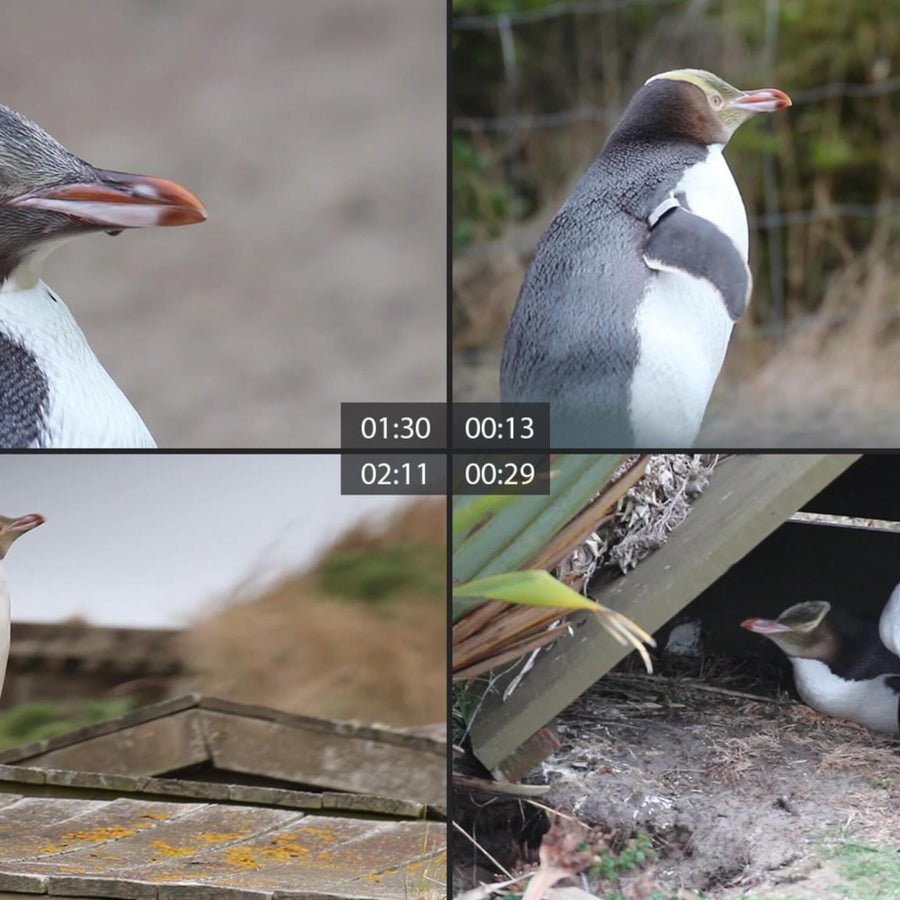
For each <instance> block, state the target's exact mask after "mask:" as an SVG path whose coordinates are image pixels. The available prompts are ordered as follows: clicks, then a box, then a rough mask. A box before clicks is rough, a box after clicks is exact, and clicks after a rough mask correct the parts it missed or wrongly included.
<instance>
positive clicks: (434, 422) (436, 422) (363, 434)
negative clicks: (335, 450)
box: [341, 403, 447, 450]
mask: <svg viewBox="0 0 900 900" xmlns="http://www.w3.org/2000/svg"><path fill="white" fill-rule="evenodd" d="M446 447H447V404H446V403H342V404H341V449H343V450H445V449H446Z"/></svg>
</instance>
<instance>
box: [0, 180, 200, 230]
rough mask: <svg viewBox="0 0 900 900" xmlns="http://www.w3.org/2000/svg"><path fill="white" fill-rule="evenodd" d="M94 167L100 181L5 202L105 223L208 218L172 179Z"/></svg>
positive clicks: (143, 223) (129, 225) (123, 225)
mask: <svg viewBox="0 0 900 900" xmlns="http://www.w3.org/2000/svg"><path fill="white" fill-rule="evenodd" d="M96 172H97V177H98V181H96V182H84V183H76V184H61V185H56V186H54V187H51V188H44V189H42V190H37V191H31V192H29V193H27V194H23V195H22V196H20V197H14V198H13V199H11V200H8V201H7V202H6V205H8V206H16V207H20V208H24V209H28V208H31V209H45V210H50V211H53V212H61V213H65V214H66V215H68V216H71V217H72V218H73V219H79V220H81V221H82V222H84V223H85V225H87V226H89V227H96V228H104V229H107V228H110V229H111V228H148V227H151V226H158V225H161V226H168V225H193V224H195V223H196V222H203V221H204V220H205V219H206V210H205V209H204V208H203V204H202V203H201V202H200V201H199V200H198V199H197V198H196V197H195V196H194V195H193V194H192V193H191V192H190V191H189V190H188V189H187V188H184V187H182V186H181V185H180V184H175V182H174V181H166V180H165V179H164V178H155V177H153V176H150V175H131V174H129V173H128V172H113V171H111V170H108V169H97V170H96Z"/></svg>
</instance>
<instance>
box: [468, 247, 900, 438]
mask: <svg viewBox="0 0 900 900" xmlns="http://www.w3.org/2000/svg"><path fill="white" fill-rule="evenodd" d="M501 250H502V248H499V247H498V249H497V253H496V254H494V255H492V256H489V257H488V258H487V259H485V260H483V261H481V268H480V269H478V268H476V267H475V266H474V265H469V266H462V265H460V266H458V268H459V269H460V270H461V272H463V273H469V274H468V277H463V276H460V277H459V278H458V279H457V281H456V283H455V285H454V310H455V320H454V348H455V350H456V353H457V356H456V358H455V359H454V388H453V389H454V397H455V399H457V400H492V399H496V398H497V391H498V370H499V365H500V348H501V347H502V343H503V334H504V330H505V326H506V322H507V320H508V318H509V315H510V314H511V312H512V308H513V305H514V303H515V298H516V294H517V292H518V289H519V285H520V284H521V279H522V276H523V275H524V267H523V266H521V265H518V264H517V263H516V257H514V256H512V255H503V254H502V252H501ZM890 259H891V258H890V256H889V254H888V252H887V251H885V250H884V249H883V246H882V243H881V242H875V243H873V245H872V246H871V247H870V248H869V250H868V251H866V252H865V253H863V254H861V255H860V256H859V257H857V258H855V259H852V260H850V261H848V262H847V264H846V265H845V266H844V268H843V269H841V270H840V271H838V272H836V273H835V274H834V275H833V276H832V278H831V280H830V281H829V283H828V287H827V289H826V291H825V294H824V296H823V298H822V302H821V304H820V306H819V309H818V310H817V312H816V313H815V314H814V315H812V316H810V317H808V318H805V319H802V320H796V321H795V322H794V327H793V329H792V330H791V331H790V332H788V334H787V336H786V337H785V338H783V339H781V340H778V339H775V338H773V337H770V336H767V335H765V334H762V333H760V332H759V331H758V330H756V326H755V325H754V324H753V322H752V321H751V320H750V317H749V316H748V317H747V318H746V319H745V320H744V321H742V322H741V323H740V325H739V326H738V328H737V330H736V332H735V335H734V337H733V338H732V341H731V344H730V346H729V349H728V354H727V356H726V359H725V365H724V368H723V370H722V374H721V376H720V377H719V380H718V382H717V384H716V388H715V390H714V392H713V396H712V399H711V401H710V405H709V408H708V410H707V415H706V419H705V423H704V426H703V429H702V430H701V432H700V436H699V438H698V440H697V446H698V447H759V446H767V447H848V446H852V447H858V446H876V447H877V446H895V445H896V444H897V443H898V442H900V302H898V297H900V271H898V270H897V268H896V266H894V265H892V264H891V261H890Z"/></svg>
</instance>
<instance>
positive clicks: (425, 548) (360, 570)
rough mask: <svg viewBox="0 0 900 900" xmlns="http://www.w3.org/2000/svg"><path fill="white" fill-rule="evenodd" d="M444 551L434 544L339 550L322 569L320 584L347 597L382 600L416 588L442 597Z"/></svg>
mask: <svg viewBox="0 0 900 900" xmlns="http://www.w3.org/2000/svg"><path fill="white" fill-rule="evenodd" d="M444 565H445V563H444V550H443V548H442V547H439V546H436V545H434V544H397V545H394V546H389V547H379V548H376V549H361V550H340V551H337V552H335V553H334V554H332V555H331V556H329V557H328V558H327V559H326V560H325V561H324V562H323V564H322V567H321V569H320V571H319V583H320V585H321V587H322V589H323V590H324V591H325V592H326V593H329V594H332V595H334V596H336V597H340V598H342V599H345V600H358V601H363V602H365V603H380V602H382V601H385V600H389V599H391V598H395V599H396V598H397V597H398V596H400V595H402V594H403V593H404V592H406V591H410V590H415V591H419V592H421V593H423V594H426V595H428V596H429V597H431V598H434V599H435V600H443V597H444V585H445V582H444V580H443V579H442V578H441V577H440V575H441V572H442V571H443V568H444Z"/></svg>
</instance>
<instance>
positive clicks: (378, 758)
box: [0, 694, 447, 807]
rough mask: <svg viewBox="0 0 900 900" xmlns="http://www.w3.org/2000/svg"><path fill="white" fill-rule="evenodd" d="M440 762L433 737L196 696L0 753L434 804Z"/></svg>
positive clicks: (104, 769) (62, 764)
mask: <svg viewBox="0 0 900 900" xmlns="http://www.w3.org/2000/svg"><path fill="white" fill-rule="evenodd" d="M446 758H447V757H446V743H445V742H444V741H442V740H438V739H435V738H429V737H424V736H421V735H416V734H411V733H409V732H407V731H401V730H398V729H392V728H385V727H377V728H376V727H372V726H368V725H360V724H355V723H351V722H340V721H333V720H329V719H314V718H310V717H308V716H299V715H294V714H292V713H285V712H281V711H279V710H273V709H269V708H267V707H261V706H251V705H248V704H244V703H235V702H232V701H229V700H220V699H217V698H214V697H206V696H202V695H199V694H188V695H185V696H183V697H176V698H174V699H172V700H166V701H164V702H162V703H156V704H153V705H151V706H144V707H141V708H140V709H137V710H134V711H133V712H130V713H127V714H125V715H124V716H120V717H118V718H116V719H110V720H108V721H106V722H100V723H98V724H96V725H90V726H87V727H85V728H79V729H77V730H76V731H71V732H68V733H66V734H63V735H59V736H57V737H53V738H49V739H47V740H43V741H38V742H36V743H32V744H27V745H25V746H22V747H16V748H14V749H12V750H7V751H5V752H3V753H0V763H6V764H16V765H22V764H24V765H28V766H32V767H40V768H50V769H69V770H73V771H78V772H101V773H104V774H106V775H142V776H155V775H161V774H171V773H175V772H178V771H179V770H186V771H185V773H184V774H185V776H186V777H188V778H194V779H195V780H197V779H198V778H201V779H202V780H209V779H211V778H215V779H217V780H221V779H222V778H223V777H224V778H226V780H230V781H231V782H239V781H241V780H244V781H246V780H247V778H246V777H244V778H242V776H247V777H250V778H254V779H257V780H256V781H255V782H254V783H265V780H266V779H268V780H270V781H277V782H279V783H282V784H284V783H290V784H291V785H297V786H302V787H305V788H310V789H313V790H329V791H350V792H356V793H362V794H373V795H378V796H380V797H385V798H390V799H397V800H405V801H411V802H414V803H419V804H423V805H434V806H439V807H440V806H443V805H444V804H445V802H446V768H447V763H446ZM214 770H215V771H214ZM204 771H205V774H200V773H201V772H204ZM260 779H261V781H260Z"/></svg>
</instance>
